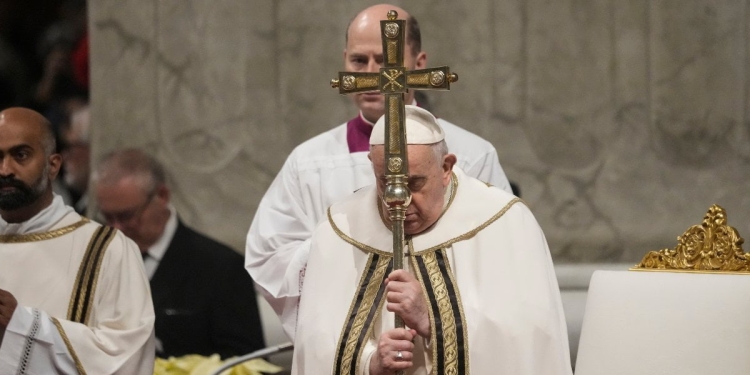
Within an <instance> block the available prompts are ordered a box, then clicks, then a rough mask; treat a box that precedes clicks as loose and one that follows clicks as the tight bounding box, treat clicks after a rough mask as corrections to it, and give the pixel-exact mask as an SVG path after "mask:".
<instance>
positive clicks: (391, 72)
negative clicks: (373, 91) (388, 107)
mask: <svg viewBox="0 0 750 375" xmlns="http://www.w3.org/2000/svg"><path fill="white" fill-rule="evenodd" d="M402 74H404V73H403V72H402V71H400V70H398V69H388V70H386V71H383V76H384V77H385V78H386V79H388V82H387V83H386V84H385V85H383V90H388V89H389V87H390V90H391V91H397V90H400V89H402V88H404V86H403V85H402V84H400V83H398V81H397V79H398V78H399V77H401V75H402Z"/></svg>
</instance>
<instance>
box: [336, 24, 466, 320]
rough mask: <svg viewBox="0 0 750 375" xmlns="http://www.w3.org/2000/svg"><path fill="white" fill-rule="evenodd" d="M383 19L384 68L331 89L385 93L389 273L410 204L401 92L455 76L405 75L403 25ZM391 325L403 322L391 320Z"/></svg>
mask: <svg viewBox="0 0 750 375" xmlns="http://www.w3.org/2000/svg"><path fill="white" fill-rule="evenodd" d="M387 17H388V20H386V21H380V32H381V38H382V41H383V67H382V68H380V72H378V73H354V72H339V78H338V79H333V80H331V87H333V88H338V89H339V93H340V94H352V93H358V92H365V91H376V90H378V91H380V93H381V94H383V95H385V165H386V172H385V178H386V186H385V192H384V193H383V202H385V204H386V206H387V207H388V215H389V217H390V219H391V223H392V225H393V228H392V231H393V269H394V270H397V269H403V268H404V219H405V217H406V208H407V207H408V206H409V203H411V192H410V191H409V186H408V179H409V163H408V160H407V155H406V145H407V143H406V129H405V127H404V112H405V110H404V94H405V93H406V92H407V90H408V89H415V90H450V84H451V82H456V81H457V80H458V75H456V74H455V73H451V72H450V69H449V68H448V67H447V66H442V67H439V68H430V69H420V70H411V71H407V70H406V68H405V67H404V43H405V34H406V21H405V20H397V19H396V18H398V13H396V11H395V10H390V11H388V15H387ZM396 327H397V328H403V327H404V322H403V321H402V320H401V318H400V317H398V316H396Z"/></svg>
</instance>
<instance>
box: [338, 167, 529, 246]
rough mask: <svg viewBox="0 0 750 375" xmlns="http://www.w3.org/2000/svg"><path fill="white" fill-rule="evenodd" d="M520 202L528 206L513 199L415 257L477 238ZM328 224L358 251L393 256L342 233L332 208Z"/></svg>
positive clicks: (453, 194) (456, 184) (521, 200)
mask: <svg viewBox="0 0 750 375" xmlns="http://www.w3.org/2000/svg"><path fill="white" fill-rule="evenodd" d="M454 177H455V176H454ZM454 180H455V181H456V183H455V185H454V187H455V189H454V190H453V193H451V197H450V199H449V201H448V205H447V206H446V207H445V209H444V210H443V213H445V211H447V210H448V208H449V207H450V206H451V204H452V203H453V198H454V197H455V195H456V190H458V180H457V179H454ZM519 202H520V203H523V204H524V205H526V206H528V205H527V204H526V202H524V200H523V199H521V198H518V197H516V198H513V199H512V200H511V201H510V202H508V203H507V204H506V205H505V207H503V208H502V209H501V210H500V211H499V212H498V213H496V214H495V215H493V216H492V217H491V218H489V219H488V220H487V221H485V222H484V223H482V224H480V225H479V226H478V227H476V228H474V229H472V230H470V231H468V232H466V233H463V234H461V235H459V236H456V237H454V238H452V239H450V240H448V241H445V242H443V243H441V244H439V245H435V246H432V247H430V248H427V249H424V250H420V251H418V252H417V253H416V254H415V255H419V254H422V253H426V252H428V251H434V250H437V249H441V248H446V247H449V246H451V245H453V244H454V243H456V242H460V241H464V240H468V239H469V238H472V237H474V236H476V235H477V233H479V232H480V231H482V230H483V229H484V228H486V227H487V226H488V225H490V224H492V223H493V222H495V221H496V220H497V219H499V218H500V217H502V216H503V215H505V213H506V212H508V210H509V209H510V208H511V206H513V205H514V204H516V203H519ZM378 212H379V213H380V214H381V219H382V218H383V216H382V212H381V211H380V210H379V209H378ZM440 217H441V218H442V214H441V216H440ZM438 220H439V219H438ZM328 222H329V223H330V224H331V228H332V229H333V231H334V233H336V234H337V235H338V236H339V237H341V239H342V240H344V241H346V242H348V243H349V244H351V245H352V246H354V247H356V248H358V249H360V250H362V251H365V252H370V253H375V254H380V255H387V256H393V253H392V252H390V251H383V250H379V249H376V248H374V247H372V246H368V245H365V244H363V243H361V242H359V241H357V240H355V239H353V238H351V237H349V236H347V235H346V234H344V232H342V231H341V229H339V227H338V226H336V223H335V222H334V221H333V217H332V216H331V208H330V207H328Z"/></svg>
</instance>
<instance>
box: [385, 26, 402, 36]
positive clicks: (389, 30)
mask: <svg viewBox="0 0 750 375" xmlns="http://www.w3.org/2000/svg"><path fill="white" fill-rule="evenodd" d="M398 31H399V29H398V24H397V23H395V22H389V23H387V24H385V31H384V33H385V36H387V37H389V38H395V37H397V36H398Z"/></svg>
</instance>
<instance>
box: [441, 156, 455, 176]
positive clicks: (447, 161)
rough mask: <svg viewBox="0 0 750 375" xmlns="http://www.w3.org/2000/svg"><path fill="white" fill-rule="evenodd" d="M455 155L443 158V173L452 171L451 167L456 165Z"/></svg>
mask: <svg viewBox="0 0 750 375" xmlns="http://www.w3.org/2000/svg"><path fill="white" fill-rule="evenodd" d="M457 160H458V159H456V155H454V154H447V155H445V156H443V171H445V172H451V171H453V166H454V165H456V161H457Z"/></svg>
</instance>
